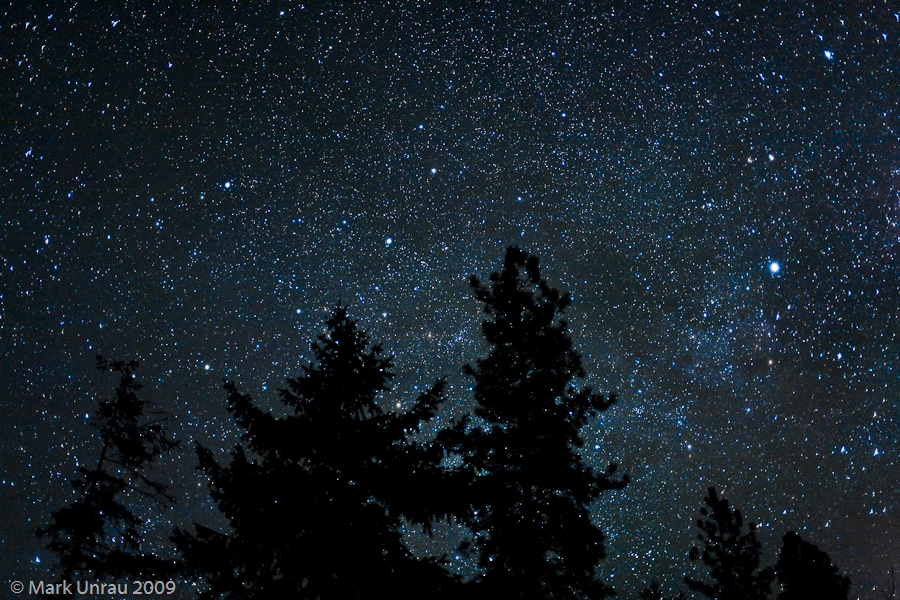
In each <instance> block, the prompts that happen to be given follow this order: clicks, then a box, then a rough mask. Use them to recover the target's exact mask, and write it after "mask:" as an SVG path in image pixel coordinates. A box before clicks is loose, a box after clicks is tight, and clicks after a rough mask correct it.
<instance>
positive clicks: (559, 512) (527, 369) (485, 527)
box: [439, 248, 628, 600]
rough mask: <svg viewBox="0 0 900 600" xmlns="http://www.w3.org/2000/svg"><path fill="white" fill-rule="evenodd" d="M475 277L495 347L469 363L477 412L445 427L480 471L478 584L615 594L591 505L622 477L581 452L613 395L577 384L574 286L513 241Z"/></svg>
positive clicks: (573, 595) (513, 594)
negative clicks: (552, 278) (546, 271)
mask: <svg viewBox="0 0 900 600" xmlns="http://www.w3.org/2000/svg"><path fill="white" fill-rule="evenodd" d="M471 286H472V288H473V289H474V291H475V296H476V298H477V299H478V300H480V301H481V302H483V303H484V312H485V313H486V314H487V316H488V318H487V320H485V321H484V322H483V325H482V330H483V333H484V336H485V338H486V340H487V342H488V343H489V344H490V351H489V354H488V355H487V357H485V358H483V359H480V360H478V361H477V363H476V366H475V367H471V366H467V367H466V368H465V372H466V373H468V374H469V375H471V376H472V377H473V378H474V380H475V386H474V395H475V399H476V400H477V406H476V408H475V411H474V413H475V416H476V417H478V419H480V421H481V423H477V421H475V420H470V419H468V418H465V419H462V420H460V421H459V422H458V423H457V424H456V426H455V427H454V428H453V429H451V430H448V431H446V432H442V434H441V435H440V436H439V439H440V440H441V441H442V442H443V443H444V444H446V446H447V448H449V449H451V450H452V451H454V452H456V453H458V454H459V455H460V456H461V457H462V459H463V462H464V466H463V467H462V468H461V471H462V472H468V473H469V474H470V475H471V478H470V479H469V484H468V486H467V489H466V492H465V498H466V500H465V502H466V503H467V504H469V507H470V512H469V514H468V521H469V524H470V526H471V528H472V530H473V533H474V542H473V548H474V550H477V551H478V552H479V559H478V561H479V565H480V567H481V569H483V571H484V574H483V576H482V577H480V578H479V579H478V580H477V581H476V583H475V585H474V590H473V591H475V592H477V593H478V594H479V595H480V596H481V597H485V598H492V599H493V598H496V599H502V598H540V599H542V600H544V599H563V598H565V599H581V598H602V597H605V596H608V595H610V594H612V593H613V590H612V589H611V588H610V587H609V586H607V585H606V584H604V583H603V582H602V581H601V580H600V578H599V577H598V575H597V573H596V567H597V565H598V562H599V561H600V560H601V559H602V558H603V557H604V554H605V549H604V536H603V533H602V532H601V531H600V529H599V528H598V527H597V526H596V525H595V524H594V523H593V522H592V521H591V517H590V514H589V511H588V505H589V504H590V503H591V502H593V501H594V500H595V499H596V498H597V497H598V496H599V495H600V494H601V493H602V492H604V491H606V490H613V489H621V488H622V487H624V486H625V485H626V484H627V482H628V477H627V476H625V477H623V478H621V479H616V478H614V473H615V471H616V465H614V464H613V465H610V466H609V468H608V469H607V470H606V472H605V473H598V472H596V471H594V470H593V469H591V468H590V467H588V466H586V465H585V464H584V463H583V462H582V459H581V457H580V455H579V454H578V452H577V449H578V448H579V447H581V446H582V445H583V439H582V437H581V434H580V430H581V428H582V426H583V425H584V424H585V423H586V422H587V419H588V418H589V417H590V416H592V415H596V414H597V413H599V412H601V411H604V410H606V409H607V408H609V406H610V405H611V404H612V403H613V402H614V401H615V397H614V396H612V397H610V398H609V399H606V398H604V397H602V396H600V395H598V394H594V393H593V392H592V391H591V390H590V389H589V388H580V389H579V388H576V387H574V386H573V384H572V383H573V379H575V378H582V377H584V375H585V372H584V368H583V366H582V362H581V357H580V356H579V354H578V353H577V352H576V351H575V349H574V348H573V346H572V341H571V339H570V338H569V336H568V333H567V324H566V322H565V321H563V320H561V318H560V316H561V313H562V312H563V310H564V309H565V308H566V306H567V305H568V304H569V301H570V300H569V296H568V295H564V294H561V293H560V292H559V291H558V290H556V289H554V288H551V287H550V286H549V285H548V283H547V282H546V281H545V280H544V279H543V278H542V277H541V274H540V270H539V268H538V259H537V257H535V256H532V255H528V254H527V253H525V252H524V251H522V250H520V249H518V248H509V249H508V250H507V252H506V256H505V258H504V261H503V268H502V270H501V271H500V272H499V273H493V274H491V276H490V283H489V284H488V285H482V283H481V282H480V281H479V280H478V278H477V277H472V279H471Z"/></svg>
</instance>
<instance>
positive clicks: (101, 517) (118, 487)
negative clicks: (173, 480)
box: [36, 356, 178, 581]
mask: <svg viewBox="0 0 900 600" xmlns="http://www.w3.org/2000/svg"><path fill="white" fill-rule="evenodd" d="M137 366H138V363H137V361H135V360H132V361H130V362H128V363H126V362H123V361H116V362H112V363H110V362H107V361H106V360H104V359H103V357H101V356H97V368H98V369H99V370H101V371H114V372H117V373H119V374H120V380H119V385H118V387H117V388H116V391H115V396H114V397H113V398H112V399H109V400H101V401H100V403H99V406H98V408H97V412H96V413H95V414H94V416H93V419H92V421H91V424H92V425H93V426H94V427H95V428H96V429H97V431H98V433H99V436H100V440H101V444H102V445H101V448H100V456H99V458H98V460H97V464H96V466H95V467H94V468H92V469H89V468H87V467H80V468H79V472H80V475H79V476H78V478H77V479H75V480H73V481H72V487H74V488H75V489H76V490H77V491H78V498H77V499H76V500H75V501H74V502H73V503H72V504H70V505H69V506H66V507H64V508H62V509H60V510H58V511H55V512H53V513H52V514H51V522H50V524H49V525H48V526H47V527H46V528H45V529H39V530H38V531H37V532H36V533H37V535H38V537H41V538H45V537H46V538H48V540H47V542H46V545H47V548H48V549H49V550H50V551H51V552H53V553H54V554H55V555H56V558H57V561H58V567H59V569H58V570H59V573H60V580H61V581H66V580H70V579H72V577H73V576H76V575H77V576H80V577H82V578H93V579H102V578H120V577H122V576H125V575H133V576H137V575H155V576H163V575H165V574H167V573H170V572H171V570H172V568H173V563H172V562H171V561H165V560H162V559H159V558H156V557H154V556H153V555H150V554H142V553H141V552H140V542H141V534H140V529H139V526H140V524H141V523H142V519H141V518H139V517H138V516H137V515H135V514H134V513H133V512H132V510H131V509H130V508H129V507H128V506H126V504H124V503H123V501H124V499H123V495H125V494H126V493H129V492H133V493H136V494H138V495H142V496H145V497H148V498H151V499H153V500H156V501H158V502H160V503H173V502H174V501H175V499H174V498H173V497H172V496H170V495H169V494H168V492H167V486H165V485H164V484H162V483H160V482H158V481H154V480H152V479H150V478H149V477H148V476H147V475H146V474H145V471H146V469H147V467H148V466H149V465H150V463H152V462H153V460H154V459H156V458H157V457H158V456H159V455H160V454H163V453H165V452H168V451H170V450H172V449H173V448H175V447H176V446H178V442H177V441H174V440H171V439H169V438H168V437H166V432H165V429H164V424H165V422H166V420H167V418H166V417H164V416H162V413H161V412H160V411H153V410H148V409H147V405H148V402H147V401H146V400H140V399H138V397H137V391H138V390H139V389H141V387H142V386H141V385H140V384H139V383H137V381H136V380H135V376H134V371H135V369H137ZM147 416H149V417H151V419H150V420H149V421H146V422H143V423H141V421H144V419H145V418H146V417H147Z"/></svg>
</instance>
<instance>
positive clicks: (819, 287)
mask: <svg viewBox="0 0 900 600" xmlns="http://www.w3.org/2000/svg"><path fill="white" fill-rule="evenodd" d="M0 48H2V50H0V64H2V72H3V73H4V75H3V77H2V84H0V106H2V109H0V158H2V160H0V220H2V223H0V231H2V238H0V240H2V241H0V272H2V275H0V278H2V279H0V356H2V361H0V386H2V389H4V390H5V393H6V401H5V402H3V403H2V404H3V418H2V423H0V439H2V440H3V442H2V444H0V451H2V459H0V480H2V486H0V490H2V491H0V506H2V508H3V514H4V518H3V522H2V526H0V538H2V539H0V541H2V550H0V553H2V554H0V567H2V573H4V574H5V576H6V577H7V578H8V579H10V580H12V579H24V580H27V579H28V578H29V577H31V576H34V577H37V576H38V575H32V574H38V573H41V572H42V569H44V568H45V567H46V566H47V564H46V562H47V561H48V560H49V558H50V556H49V555H48V554H47V553H46V552H45V551H43V550H41V549H40V546H39V545H38V543H37V541H36V540H35V539H33V535H32V533H31V532H32V530H33V529H34V528H35V527H37V526H39V525H43V524H45V523H46V520H47V519H48V517H49V513H50V511H51V510H55V509H57V508H59V507H60V506H62V505H63V504H64V503H65V502H66V501H67V499H68V498H70V488H69V486H68V483H67V482H68V480H69V479H71V478H72V477H74V475H75V472H76V469H77V465H78V464H83V463H86V462H90V461H92V460H94V457H96V445H93V443H92V441H91V440H90V439H89V438H88V433H89V432H90V430H89V429H88V427H87V425H86V419H85V414H86V413H89V412H92V410H93V406H94V402H95V401H96V398H97V394H101V395H105V394H106V395H108V394H109V393H110V392H111V391H112V389H113V386H114V385H115V381H114V380H113V378H109V377H107V378H104V377H103V375H102V374H100V373H97V372H95V371H94V370H93V363H94V359H93V356H94V355H95V354H96V353H98V352H101V353H103V354H104V355H105V356H107V357H109V358H111V359H119V358H131V357H134V356H137V357H139V358H140V359H141V361H142V366H141V368H140V370H139V371H138V375H139V376H140V377H141V378H142V381H143V382H144V384H145V386H146V387H145V390H144V391H145V392H146V394H147V396H148V397H150V398H152V399H153V400H154V401H155V402H156V403H157V405H158V406H159V407H161V408H164V409H166V410H168V411H169V412H170V413H171V414H172V415H173V417H174V419H175V420H176V423H177V426H176V427H175V428H174V429H173V431H174V432H175V433H176V434H177V435H178V437H180V438H181V439H182V440H184V443H185V449H184V450H183V451H182V452H179V453H177V454H176V455H173V456H172V457H171V459H170V460H168V461H167V462H166V463H165V464H164V465H161V468H160V473H162V476H163V477H164V478H166V479H167V480H171V482H172V484H173V486H174V487H175V489H177V490H179V493H180V494H181V495H182V496H183V499H182V501H180V502H179V504H178V506H177V507H176V509H174V510H172V511H163V512H160V513H159V514H154V516H152V518H151V528H155V529H156V530H157V531H163V532H165V531H168V530H170V529H171V527H173V526H176V525H178V526H186V525H189V523H190V522H191V521H192V520H194V519H197V520H204V521H206V522H209V520H210V519H212V518H213V517H214V515H213V514H212V513H211V511H210V505H209V501H208V500H206V501H204V500H203V499H204V497H205V487H204V486H203V483H202V481H200V480H199V479H198V478H197V477H198V476H197V475H196V474H194V473H193V471H192V470H191V469H192V467H193V466H194V464H195V462H196V459H195V457H194V456H193V454H192V452H191V451H190V447H191V443H192V442H193V441H195V440H198V441H203V442H204V443H206V444H209V445H212V446H215V447H220V448H227V447H229V446H230V444H231V443H232V442H233V440H234V439H235V436H236V432H235V431H234V429H233V425H232V423H231V422H230V421H229V420H228V418H227V416H226V413H225V404H224V399H225V396H224V393H223V392H222V390H221V380H222V378H223V377H226V378H228V379H234V380H236V381H237V382H238V384H239V386H240V387H241V388H242V389H244V390H246V391H249V392H250V393H252V394H253V395H254V396H255V397H256V398H258V399H259V401H260V402H261V403H263V404H265V405H271V406H274V405H275V404H276V402H275V398H276V395H275V389H276V388H277V387H278V386H280V385H282V384H283V383H284V381H285V379H286V378H288V377H291V376H294V375H297V374H298V373H299V365H300V363H302V362H305V361H307V360H309V342H310V341H311V340H312V339H313V337H314V336H315V334H317V333H318V332H319V331H321V330H322V328H323V323H324V319H325V317H326V316H327V311H328V309H329V308H330V307H333V306H334V304H335V303H337V302H339V301H342V302H344V303H349V304H350V312H351V314H353V315H354V316H355V317H357V318H359V319H360V321H361V323H362V325H363V326H364V327H365V328H367V329H368V330H369V332H370V333H371V335H372V336H373V338H374V339H375V340H376V341H378V342H380V343H382V344H383V345H384V346H385V348H386V349H387V350H388V351H389V352H392V353H394V354H395V355H396V361H395V362H396V371H397V377H396V379H395V380H394V381H395V389H394V391H393V392H392V394H389V395H388V396H387V397H386V398H385V400H384V401H385V402H387V403H390V404H392V405H394V404H395V403H396V402H400V403H401V407H402V406H403V404H404V403H408V402H410V401H411V399H412V398H413V397H414V394H415V391H416V386H419V387H421V386H424V385H427V384H429V383H431V382H432V381H433V380H434V379H435V378H436V377H439V376H442V375H448V376H450V381H451V384H452V386H451V390H450V391H451V394H452V396H453V399H454V403H455V404H458V405H459V406H462V405H463V404H464V403H465V402H466V400H467V398H468V386H469V385H470V382H469V381H468V380H467V378H466V377H464V376H463V375H462V374H461V367H462V365H463V364H465V363H466V362H469V361H473V360H474V359H476V358H477V357H478V356H479V355H480V353H482V352H483V351H484V347H483V346H482V345H481V342H480V340H479V335H478V334H479V327H478V322H479V310H478V309H479V307H478V306H477V304H476V303H475V301H474V299H473V298H472V295H471V293H470V292H469V290H468V288H467V285H466V281H467V279H468V277H469V276H470V275H472V274H476V275H479V276H481V277H484V276H486V275H487V274H488V273H490V271H491V270H494V269H497V268H499V264H500V260H501V258H502V255H503V251H504V249H505V248H506V247H507V246H508V245H511V244H515V245H519V246H521V247H522V248H524V249H526V250H529V251H531V252H534V253H536V254H538V255H539V256H540V257H541V260H542V263H541V264H542V268H543V272H544V273H545V274H546V276H548V278H549V279H550V280H551V282H553V283H554V284H555V285H558V286H560V287H562V288H564V289H567V290H568V291H570V292H571V293H572V295H573V298H574V302H573V306H572V307H571V309H570V311H569V315H568V316H569V321H570V327H571V331H572V335H573V338H574V339H575V341H576V343H577V346H578V348H579V349H580V351H581V352H582V354H583V356H584V361H585V366H586V368H587V371H588V373H589V377H588V381H589V383H591V384H592V385H594V387H595V388H598V389H599V390H601V391H604V392H609V391H612V392H616V393H617V394H618V396H619V403H618V404H617V405H616V406H615V407H614V408H613V409H611V410H610V411H608V412H607V413H605V414H604V415H603V417H602V419H601V420H599V421H598V422H596V423H592V424H591V425H589V426H588V427H587V428H586V430H585V432H584V433H585V437H586V438H587V439H588V444H587V445H586V446H585V453H586V454H587V455H588V456H589V458H590V460H591V461H592V463H593V464H596V465H597V466H604V465H605V464H606V463H607V462H608V461H609V460H611V459H614V460H618V461H620V462H621V464H622V465H623V466H624V467H625V468H626V469H627V470H628V471H629V472H630V473H631V475H632V477H633V483H632V484H631V485H629V486H628V487H627V488H626V489H625V490H623V491H621V492H615V493H610V494H607V495H606V497H605V498H604V499H602V500H601V501H600V502H599V503H598V505H597V506H596V511H595V512H596V516H597V520H598V523H599V524H600V525H601V527H602V528H603V529H604V530H605V531H606V532H607V533H608V535H609V543H608V555H609V556H608V558H607V560H605V561H604V562H603V563H602V564H601V572H602V573H603V574H604V576H605V577H606V580H607V581H608V582H609V583H610V584H612V585H613V586H614V587H616V588H617V589H618V590H619V592H620V594H621V595H624V596H625V597H628V596H629V595H631V594H632V593H633V592H634V591H635V590H637V589H640V588H641V587H643V586H644V585H646V584H647V583H649V581H650V580H651V579H654V578H655V579H659V580H660V581H661V582H663V584H664V587H671V588H675V589H682V588H684V586H683V584H682V583H681V578H682V577H683V574H684V573H686V572H688V571H689V569H690V568H691V565H690V563H689V561H688V559H687V551H688V548H689V547H690V544H691V540H692V536H693V527H694V525H693V521H694V519H695V518H696V516H697V510H698V509H699V507H700V504H701V499H702V497H703V494H704V490H705V488H706V487H708V486H709V485H715V486H716V487H717V488H719V489H720V490H721V491H722V492H723V493H724V495H726V496H727V497H728V498H729V499H730V500H731V502H732V504H734V505H736V506H738V507H739V508H741V509H742V510H743V512H744V513H745V515H746V516H747V517H749V518H750V519H752V520H755V521H757V522H758V523H760V524H761V526H762V529H761V535H762V539H763V541H764V545H765V551H766V552H767V554H766V556H767V558H771V557H772V556H774V553H775V552H776V550H777V548H778V547H779V544H780V538H781V536H782V535H783V534H784V532H786V531H788V530H795V531H798V532H800V533H801V535H803V536H804V537H805V538H807V539H809V540H810V541H812V542H813V543H815V544H817V545H818V546H819V547H820V548H822V549H824V550H825V551H827V552H828V553H829V554H830V555H831V557H832V559H833V560H834V561H835V562H836V563H837V564H838V565H839V566H840V567H841V568H842V569H843V570H845V571H846V572H847V573H848V574H849V575H850V576H851V578H852V579H853V581H854V586H853V590H852V592H851V597H857V596H859V597H862V598H874V597H876V596H877V594H876V592H873V591H872V585H873V584H874V583H876V582H881V581H883V579H884V575H885V574H886V573H887V569H888V567H889V566H890V565H891V564H896V563H897V562H900V537H898V535H900V534H898V532H900V520H898V519H900V518H898V513H897V508H898V507H897V501H898V498H900V483H898V482H900V461H898V452H900V439H898V425H900V407H898V392H900V384H898V367H900V359H898V339H897V335H898V305H900V303H898V301H900V285H898V284H900V278H898V247H900V246H898V245H900V144H898V129H900V119H898V117H900V115H898V109H897V93H898V90H900V75H898V70H897V67H896V65H897V64H900V9H897V8H894V9H891V8H890V7H889V6H888V5H887V4H885V3H865V4H856V5H855V8H854V10H852V11H851V10H848V9H846V8H842V7H841V5H840V3H835V4H834V5H833V6H832V5H830V4H829V3H822V4H816V6H815V7H811V6H807V5H806V3H801V2H762V3H752V6H747V7H745V8H737V9H736V8H732V7H731V6H730V5H727V4H722V5H714V4H702V5H698V6H696V7H690V8H681V7H677V8H676V7H671V6H670V7H664V6H660V5H656V4H644V5H640V4H635V3H612V4H605V5H597V4H595V3H572V4H570V5H567V6H565V7H563V6H558V5H556V4H548V3H535V4H533V5H530V6H527V5H526V4H524V3H522V4H519V5H516V7H510V6H508V3H493V2H482V3H477V4H473V5H472V6H469V7H460V6H456V5H454V6H445V5H443V4H442V3H433V4H426V3H418V4H414V3H386V2H377V3H371V4H366V3H361V4H356V5H353V6H346V7H336V6H334V5H330V4H327V5H320V4H318V3H315V4H313V3H311V4H308V5H298V4H290V3H275V2H253V3H240V5H239V6H232V7H231V8H220V9H217V10H214V9H209V8H205V7H191V8H177V9H165V8H162V7H161V6H159V5H158V4H155V3H150V2H120V3H112V4H110V5H109V6H104V7H98V6H95V4H94V3H90V2H88V3H84V2H81V3H74V2H70V3H48V4H47V5H44V4H42V5H40V6H36V7H32V6H29V5H27V4H26V3H19V2H13V3H10V4H9V5H8V6H6V7H5V8H4V9H3V10H2V14H0ZM461 410H462V409H461V408H457V409H455V410H454V411H453V412H454V413H456V414H459V413H460V412H461ZM448 417H449V415H448ZM151 514H153V513H152V511H151ZM38 559H39V560H41V561H42V562H41V563H40V564H36V562H35V561H36V560H38Z"/></svg>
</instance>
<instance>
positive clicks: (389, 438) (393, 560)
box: [173, 307, 452, 599]
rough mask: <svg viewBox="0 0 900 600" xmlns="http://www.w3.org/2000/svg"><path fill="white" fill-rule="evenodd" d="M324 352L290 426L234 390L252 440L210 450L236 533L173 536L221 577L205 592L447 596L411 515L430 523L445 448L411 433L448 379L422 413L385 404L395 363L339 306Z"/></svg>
mask: <svg viewBox="0 0 900 600" xmlns="http://www.w3.org/2000/svg"><path fill="white" fill-rule="evenodd" d="M327 325H328V332H327V333H326V334H323V335H320V336H319V338H318V342H316V343H314V344H313V346H312V347H313V351H314V354H315V363H314V364H310V365H306V366H304V367H303V375H302V376H301V377H299V378H297V379H291V380H289V381H288V385H287V389H284V390H281V391H280V394H281V401H282V402H283V403H284V404H285V405H286V406H287V407H289V408H290V409H292V411H293V414H291V415H289V416H287V417H285V418H276V417H274V416H272V415H271V414H269V413H266V412H263V411H261V410H260V409H258V408H256V407H255V406H254V405H253V402H252V400H251V398H250V396H248V395H246V394H242V393H240V392H239V391H238V390H237V388H236V386H235V385H234V384H233V383H228V384H226V386H225V387H226V390H227V394H228V406H229V412H230V413H231V414H232V416H233V417H234V419H235V420H236V421H237V424H238V425H239V426H240V427H241V428H242V429H243V430H244V432H245V433H244V435H243V437H242V440H243V442H244V444H243V446H238V447H236V448H235V449H234V450H233V451H232V453H231V463H230V464H229V465H227V466H220V465H219V464H217V463H216V461H215V460H214V459H213V456H212V453H211V452H210V451H209V450H207V449H206V448H203V447H202V446H198V448H197V451H198V455H199V458H200V467H201V468H202V469H203V470H204V471H205V472H206V473H207V475H208V476H209V478H210V494H211V496H212V498H213V499H214V500H215V501H216V503H217V505H218V507H219V509H220V510H221V511H222V513H223V514H224V515H225V517H226V518H227V519H228V521H229V522H230V525H231V531H229V532H227V533H222V532H217V531H214V530H211V529H209V528H206V527H202V526H199V525H195V533H193V534H191V533H187V532H185V531H181V530H177V531H176V532H175V534H174V536H173V539H174V540H175V541H176V544H177V545H178V546H179V548H180V549H181V551H182V553H183V557H184V561H185V564H186V565H188V567H189V568H190V569H191V570H192V571H193V572H194V574H196V575H199V576H202V577H203V578H204V579H205V581H206V582H207V583H208V589H207V590H206V592H205V593H204V594H203V595H202V597H203V598H242V599H243V598H267V599H268V598H298V597H302V598H318V599H329V598H335V599H350V598H353V599H356V598H376V597H377V598H381V597H384V596H385V594H387V595H388V596H389V597H393V598H423V597H438V598H439V597H441V594H442V592H443V591H446V589H447V588H449V587H451V586H452V580H451V578H450V577H449V576H448V574H447V573H446V571H445V570H444V569H443V568H442V566H441V565H440V564H439V562H438V561H437V560H434V559H430V560H417V559H415V558H414V557H413V556H412V555H411V553H410V551H409V550H408V549H407V547H406V546H405V545H404V543H403V539H402V532H401V517H404V518H407V519H409V520H410V521H412V522H417V523H426V524H427V523H429V522H430V520H431V519H433V518H435V517H436V515H435V514H434V512H433V510H432V509H431V508H430V507H429V506H428V505H427V503H423V502H421V501H420V500H421V497H422V494H423V493H425V492H427V488H428V486H429V484H430V483H433V482H435V481H436V480H437V479H438V478H439V476H440V470H439V467H438V461H439V459H440V456H441V455H440V453H439V452H436V451H435V450H433V449H432V448H431V447H430V446H428V445H426V444H421V443H416V442H414V441H411V440H410V439H409V434H410V433H412V432H415V431H418V429H419V425H420V423H421V422H422V421H423V420H427V419H430V418H431V417H432V416H433V415H434V414H435V411H436V409H437V407H438V405H439V404H440V402H441V401H442V389H443V386H444V384H443V381H439V382H438V383H437V384H436V385H435V386H434V387H432V388H431V389H430V390H428V391H427V392H425V393H423V394H422V395H421V396H420V397H419V398H418V400H417V402H416V404H415V406H414V407H413V408H412V410H411V411H409V412H407V413H405V414H403V415H397V414H393V413H388V412H385V411H383V410H382V409H381V408H380V407H379V406H378V404H377V403H376V398H377V397H378V396H379V395H380V394H381V393H382V392H384V391H386V390H387V389H388V385H387V384H388V382H389V380H390V379H391V378H392V377H393V374H392V373H391V372H390V367H391V359H390V358H386V357H383V356H382V355H381V348H380V346H377V345H375V346H373V347H372V348H371V349H369V338H368V336H367V335H366V334H365V333H364V332H362V331H360V330H359V329H358V328H357V326H356V323H355V322H354V321H353V320H352V319H350V318H349V317H348V316H347V312H346V310H345V309H344V308H342V307H338V308H337V309H336V310H335V311H334V313H333V315H332V316H331V317H330V318H329V319H328V321H327Z"/></svg>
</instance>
